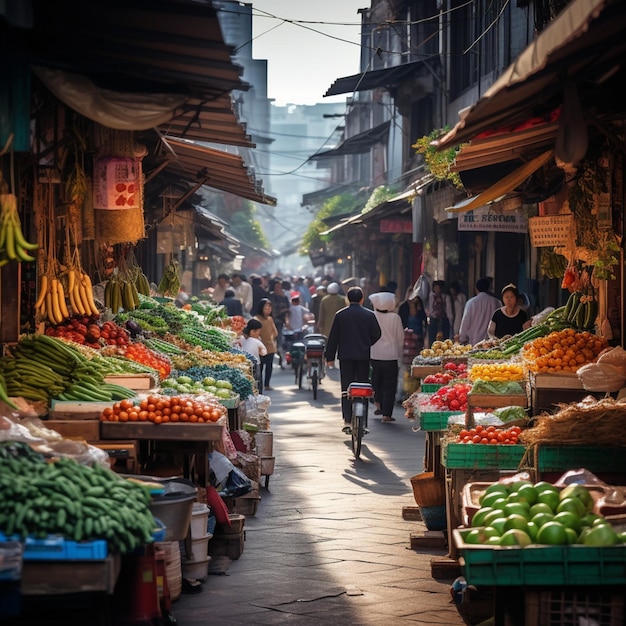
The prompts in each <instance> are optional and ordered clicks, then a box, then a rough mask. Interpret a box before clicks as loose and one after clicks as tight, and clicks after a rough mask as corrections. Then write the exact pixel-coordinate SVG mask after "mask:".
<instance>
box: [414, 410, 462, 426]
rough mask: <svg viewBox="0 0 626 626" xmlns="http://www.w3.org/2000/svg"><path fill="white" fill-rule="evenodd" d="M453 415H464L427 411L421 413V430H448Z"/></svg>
mask: <svg viewBox="0 0 626 626" xmlns="http://www.w3.org/2000/svg"><path fill="white" fill-rule="evenodd" d="M452 415H463V413H459V412H458V411H430V412H428V411H425V412H424V413H420V428H421V429H422V430H446V428H448V419H449V418H450V417H451V416H452Z"/></svg>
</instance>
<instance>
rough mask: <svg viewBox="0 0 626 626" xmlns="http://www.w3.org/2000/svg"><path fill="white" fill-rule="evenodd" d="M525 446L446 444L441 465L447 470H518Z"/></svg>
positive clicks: (443, 448)
mask: <svg viewBox="0 0 626 626" xmlns="http://www.w3.org/2000/svg"><path fill="white" fill-rule="evenodd" d="M525 452H526V446H522V445H518V444H487V443H484V444H483V443H447V444H444V445H443V446H442V450H441V464H442V465H443V466H444V467H446V468H448V469H500V470H515V469H518V467H519V465H520V463H521V461H522V458H523V457H524V453H525Z"/></svg>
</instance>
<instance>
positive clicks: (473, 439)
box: [472, 435, 481, 443]
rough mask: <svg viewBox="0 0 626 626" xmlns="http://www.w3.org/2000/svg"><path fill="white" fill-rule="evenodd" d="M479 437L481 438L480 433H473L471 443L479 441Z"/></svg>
mask: <svg viewBox="0 0 626 626" xmlns="http://www.w3.org/2000/svg"><path fill="white" fill-rule="evenodd" d="M480 439H481V437H480V435H474V436H473V437H472V443H480Z"/></svg>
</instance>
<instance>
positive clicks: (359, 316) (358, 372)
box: [324, 287, 382, 434]
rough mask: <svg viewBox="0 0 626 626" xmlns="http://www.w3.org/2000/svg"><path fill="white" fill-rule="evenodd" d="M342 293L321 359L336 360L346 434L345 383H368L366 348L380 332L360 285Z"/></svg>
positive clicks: (349, 414)
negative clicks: (342, 303) (344, 301)
mask: <svg viewBox="0 0 626 626" xmlns="http://www.w3.org/2000/svg"><path fill="white" fill-rule="evenodd" d="M346 296H347V298H348V306H347V307H344V308H343V309H341V310H339V311H337V313H336V314H335V318H334V320H333V324H332V326H331V328H330V333H329V335H328V342H327V343H326V350H325V352H324V358H325V359H326V363H327V365H328V367H332V366H333V365H334V363H335V356H336V357H337V358H338V359H339V377H340V381H341V413H342V416H343V427H342V431H343V432H344V433H346V434H350V432H351V429H350V422H351V420H352V407H351V404H350V400H349V399H348V398H347V391H348V385H349V384H350V383H352V382H359V383H366V382H369V373H370V348H371V347H372V345H373V344H375V343H376V342H377V341H378V340H379V339H380V337H381V334H382V331H381V329H380V325H379V324H378V320H377V319H376V316H375V315H374V312H373V311H370V310H369V309H366V308H365V307H364V306H363V300H364V294H363V290H362V289H361V288H360V287H350V289H348V293H347V294H346Z"/></svg>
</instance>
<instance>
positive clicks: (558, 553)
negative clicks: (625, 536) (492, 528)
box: [452, 528, 626, 586]
mask: <svg viewBox="0 0 626 626" xmlns="http://www.w3.org/2000/svg"><path fill="white" fill-rule="evenodd" d="M469 530H470V529H459V528H455V529H453V531H452V534H453V536H454V541H455V543H456V546H457V548H458V550H459V554H460V556H461V558H460V560H459V562H460V564H461V567H462V569H463V576H464V577H465V579H466V580H467V582H468V584H470V585H511V586H522V585H533V586H538V585H550V586H554V585H624V584H626V545H624V544H622V545H616V546H602V547H599V546H582V545H580V546H578V545H573V546H540V545H530V546H526V547H525V548H520V547H519V546H481V545H475V544H467V543H465V536H466V534H467V533H468V532H469Z"/></svg>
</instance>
